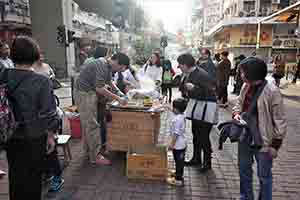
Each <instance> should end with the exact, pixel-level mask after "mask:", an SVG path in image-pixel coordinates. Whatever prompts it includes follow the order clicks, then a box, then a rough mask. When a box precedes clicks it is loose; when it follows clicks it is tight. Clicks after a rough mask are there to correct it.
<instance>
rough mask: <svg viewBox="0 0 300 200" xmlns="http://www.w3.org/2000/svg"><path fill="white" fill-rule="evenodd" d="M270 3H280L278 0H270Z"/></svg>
mask: <svg viewBox="0 0 300 200" xmlns="http://www.w3.org/2000/svg"><path fill="white" fill-rule="evenodd" d="M272 4H280V0H272Z"/></svg>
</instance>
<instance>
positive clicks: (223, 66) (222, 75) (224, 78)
mask: <svg viewBox="0 0 300 200" xmlns="http://www.w3.org/2000/svg"><path fill="white" fill-rule="evenodd" d="M221 59H222V60H221V62H220V64H219V66H218V68H217V91H218V100H219V101H220V106H221V105H222V106H224V107H226V106H227V101H228V91H227V87H228V83H229V77H230V70H231V62H230V60H229V59H228V52H227V51H223V52H222V53H221Z"/></svg>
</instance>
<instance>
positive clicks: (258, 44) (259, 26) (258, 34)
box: [256, 22, 261, 49]
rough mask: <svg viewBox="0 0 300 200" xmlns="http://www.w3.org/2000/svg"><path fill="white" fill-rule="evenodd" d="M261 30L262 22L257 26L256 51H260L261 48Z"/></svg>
mask: <svg viewBox="0 0 300 200" xmlns="http://www.w3.org/2000/svg"><path fill="white" fill-rule="evenodd" d="M260 28H261V22H258V24H257V36H256V49H259V47H260Z"/></svg>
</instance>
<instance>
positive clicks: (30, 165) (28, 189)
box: [1, 36, 59, 200]
mask: <svg viewBox="0 0 300 200" xmlns="http://www.w3.org/2000/svg"><path fill="white" fill-rule="evenodd" d="M11 52H12V53H11V57H12V61H13V62H14V64H15V69H7V70H5V71H4V72H3V73H4V75H3V76H2V77H3V78H2V79H1V82H2V83H5V84H6V85H7V89H8V93H9V95H8V97H9V98H8V99H9V101H10V103H11V105H12V110H13V113H14V117H15V119H16V122H17V125H18V126H17V128H16V129H15V131H13V134H12V137H11V138H10V139H9V140H8V142H7V143H6V146H5V150H6V152H7V160H8V167H9V199H10V200H23V199H31V200H41V199H42V173H43V167H44V159H45V157H46V155H47V154H49V153H51V152H52V151H53V150H54V147H55V137H54V134H53V133H54V132H55V130H57V129H58V127H59V119H58V116H57V113H56V104H55V99H54V95H53V90H52V86H51V81H50V79H49V78H47V77H45V76H43V75H40V74H37V73H35V72H34V69H33V64H34V63H35V62H36V61H38V60H39V47H38V45H37V43H36V42H35V41H34V40H32V39H31V38H29V37H24V36H21V37H17V38H16V39H15V40H14V42H13V44H12V51H11Z"/></svg>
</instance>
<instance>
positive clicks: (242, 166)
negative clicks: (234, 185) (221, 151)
mask: <svg viewBox="0 0 300 200" xmlns="http://www.w3.org/2000/svg"><path fill="white" fill-rule="evenodd" d="M253 158H255V160H256V163H257V175H258V178H259V183H260V190H259V197H258V199H259V200H272V181H273V180H272V165H273V158H272V156H271V155H270V153H269V152H259V151H258V150H257V149H253V148H251V147H250V146H249V145H248V144H244V143H240V144H239V147H238V164H239V174H240V195H241V196H240V200H254V194H253V171H252V164H253V161H254V159H253Z"/></svg>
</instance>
